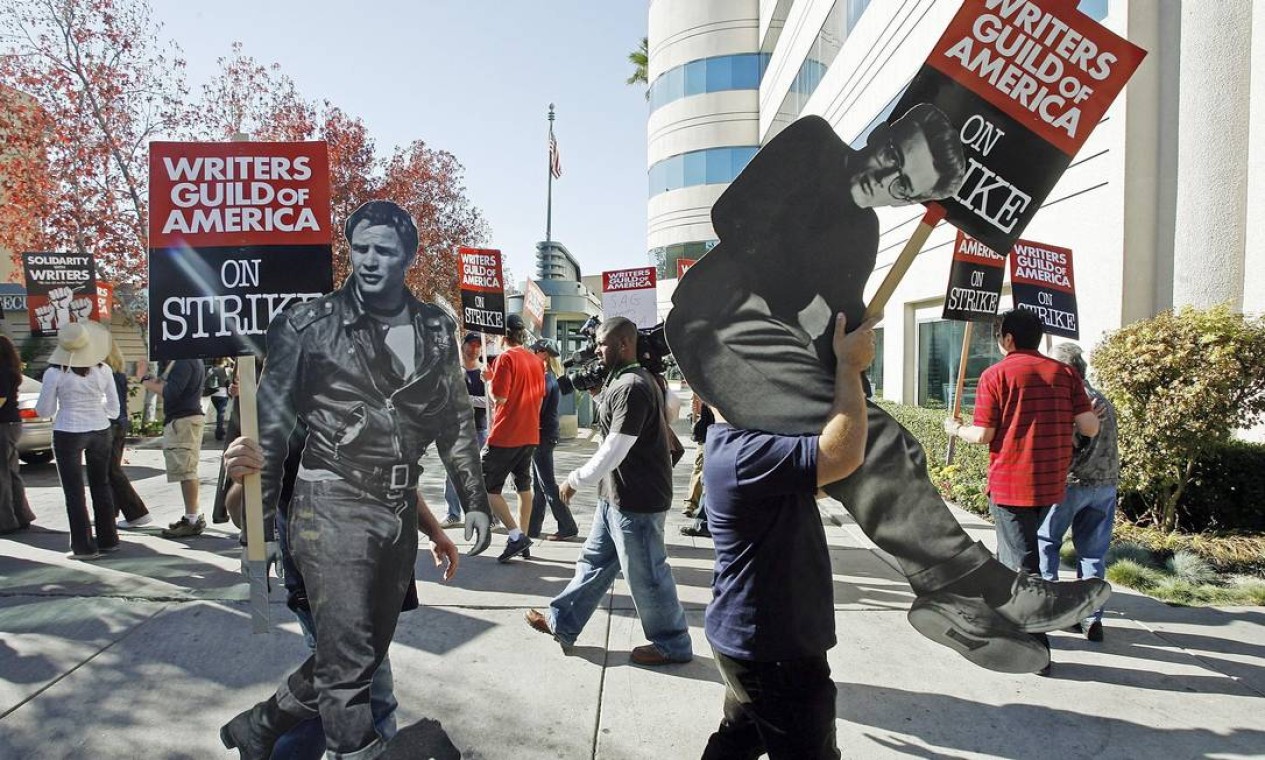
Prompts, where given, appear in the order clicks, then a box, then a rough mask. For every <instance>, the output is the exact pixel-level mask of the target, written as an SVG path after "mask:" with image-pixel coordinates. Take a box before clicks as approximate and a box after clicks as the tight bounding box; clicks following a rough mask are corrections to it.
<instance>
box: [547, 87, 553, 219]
mask: <svg viewBox="0 0 1265 760" xmlns="http://www.w3.org/2000/svg"><path fill="white" fill-rule="evenodd" d="M553 141H554V136H553V103H550V104H549V145H550V146H552V145H553ZM545 174H547V175H548V176H549V193H548V196H547V200H546V201H545V242H546V243H548V242H550V241H552V240H553V151H552V150H550V151H548V152H547V153H546V156H545Z"/></svg>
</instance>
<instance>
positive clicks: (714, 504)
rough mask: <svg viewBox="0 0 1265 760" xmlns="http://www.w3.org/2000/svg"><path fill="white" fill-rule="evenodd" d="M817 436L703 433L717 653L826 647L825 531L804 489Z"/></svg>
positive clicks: (813, 466) (755, 655) (794, 653)
mask: <svg viewBox="0 0 1265 760" xmlns="http://www.w3.org/2000/svg"><path fill="white" fill-rule="evenodd" d="M816 489H817V436H815V435H804V436H793V435H775V434H773V433H763V432H758V431H753V430H738V429H736V428H734V427H732V426H730V425H727V424H725V423H718V424H715V425H713V426H712V427H711V428H710V429H708V431H707V448H706V451H705V455H704V457H703V491H704V492H705V493H706V494H707V527H708V529H709V530H710V531H711V534H712V540H713V541H714V542H715V544H716V570H715V574H714V575H713V578H712V602H711V604H709V605H707V613H706V616H705V620H706V624H705V630H706V632H707V639H708V641H710V642H711V644H712V646H713V647H715V648H716V650H717V651H718V652H721V653H722V654H725V655H728V656H729V657H734V658H737V659H741V660H756V661H760V662H772V661H778V660H793V659H798V658H803V657H812V656H818V655H821V654H823V653H824V652H825V651H826V650H828V649H830V648H831V647H833V646H834V645H835V613H834V587H833V582H834V581H833V578H832V575H831V570H830V551H829V549H828V548H827V547H826V532H825V529H824V528H823V527H822V524H821V515H820V514H819V513H818V511H817V503H816V501H815V500H814V499H813V494H814V493H815V492H816Z"/></svg>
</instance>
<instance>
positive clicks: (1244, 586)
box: [1230, 576, 1265, 607]
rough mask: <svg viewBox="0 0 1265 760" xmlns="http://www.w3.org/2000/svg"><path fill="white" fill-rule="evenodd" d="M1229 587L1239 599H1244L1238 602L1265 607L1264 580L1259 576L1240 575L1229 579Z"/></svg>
mask: <svg viewBox="0 0 1265 760" xmlns="http://www.w3.org/2000/svg"><path fill="white" fill-rule="evenodd" d="M1230 588H1231V589H1233V590H1234V591H1235V594H1236V596H1237V597H1239V598H1240V599H1243V600H1245V601H1241V602H1239V604H1253V605H1256V606H1258V607H1265V581H1262V580H1261V579H1260V578H1249V577H1247V576H1240V577H1237V578H1234V579H1232V580H1231V581H1230Z"/></svg>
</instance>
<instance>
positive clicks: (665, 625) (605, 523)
mask: <svg viewBox="0 0 1265 760" xmlns="http://www.w3.org/2000/svg"><path fill="white" fill-rule="evenodd" d="M666 518H667V512H655V513H653V514H638V513H633V512H621V511H620V510H618V509H616V508H615V506H614V505H613V504H611V503H610V502H608V501H606V500H605V499H598V500H597V511H596V512H595V513H594V515H593V527H592V528H591V529H590V530H589V537H588V540H587V541H585V542H584V548H583V549H582V550H581V551H580V557H579V559H577V560H576V562H575V577H574V578H572V579H571V583H570V584H568V585H567V587H566V589H564V590H563V592H562V593H561V594H558V595H557V596H556V597H554V599H553V601H551V602H549V626H550V627H551V628H552V629H553V631H554V635H556V636H557V638H558V640H559V641H560V642H562V643H564V644H567V645H571V644H574V643H575V640H576V637H578V636H579V635H580V631H582V630H584V625H585V624H586V623H588V622H589V618H590V617H592V616H593V612H594V610H596V609H597V605H598V604H600V603H601V601H602V597H604V596H605V595H606V592H607V591H609V590H610V588H611V584H613V583H614V582H615V575H616V574H617V573H618V572H619V571H620V570H621V569H622V570H623V571H624V577H625V578H626V579H627V580H628V588H629V590H630V591H631V592H632V598H633V604H634V605H635V606H636V608H637V615H638V617H640V618H641V629H642V631H644V632H645V634H646V638H647V639H649V640H650V643H652V644H654V645H655V647H656V648H657V649H658V650H659V652H660V653H661V654H663V655H664V656H665V657H669V658H671V659H674V660H688V659H689V658H690V657H692V656H693V650H692V648H691V646H690V632H689V625H688V624H687V623H686V622H685V609H684V608H682V607H681V602H680V600H679V599H677V596H676V581H675V580H673V578H672V568H670V567H668V554H667V550H666V548H665V547H664V545H663V524H664V522H665V521H666Z"/></svg>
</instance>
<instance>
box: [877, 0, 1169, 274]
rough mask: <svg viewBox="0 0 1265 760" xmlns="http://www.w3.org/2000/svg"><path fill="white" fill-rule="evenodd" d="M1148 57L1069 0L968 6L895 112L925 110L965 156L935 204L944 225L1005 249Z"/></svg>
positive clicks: (997, 0) (1005, 0)
mask: <svg viewBox="0 0 1265 760" xmlns="http://www.w3.org/2000/svg"><path fill="white" fill-rule="evenodd" d="M1145 55H1146V51H1144V50H1142V49H1141V48H1139V47H1137V46H1135V45H1133V44H1132V43H1130V42H1129V41H1128V40H1125V39H1123V38H1122V37H1119V36H1118V35H1116V34H1114V33H1113V32H1111V31H1110V30H1108V29H1107V28H1106V27H1104V26H1102V25H1101V24H1099V23H1097V22H1096V21H1094V20H1093V19H1092V18H1090V17H1089V16H1086V15H1085V14H1083V13H1081V12H1080V11H1078V10H1077V9H1076V4H1075V3H1074V2H1068V1H1066V0H1063V1H1060V0H1041V2H1036V1H1035V0H966V1H965V2H964V3H963V4H962V8H961V9H960V10H959V11H958V13H957V15H956V16H954V17H953V20H952V22H951V23H950V24H949V27H948V29H947V30H946V31H945V33H944V35H943V36H942V37H941V38H940V40H939V41H938V42H937V43H936V45H935V47H934V49H933V50H932V51H931V55H930V56H929V57H928V58H927V61H926V63H925V64H923V66H922V68H921V69H920V70H919V72H918V74H917V76H915V77H914V80H913V81H912V82H911V83H910V85H909V87H908V89H906V91H905V93H904V95H902V96H901V99H900V102H899V103H897V105H896V107H895V108H894V109H893V111H892V116H891V119H890V120H891V121H895V120H896V119H898V118H900V117H901V116H903V115H904V114H905V113H906V112H907V111H909V110H910V109H911V108H913V107H914V106H915V105H918V104H921V103H929V104H931V105H934V106H935V107H936V108H938V109H939V110H940V111H942V112H944V114H945V115H946V116H948V118H949V121H950V123H951V124H952V125H953V128H954V129H955V130H957V133H958V137H959V139H960V140H961V142H962V147H963V148H964V149H965V158H966V166H965V169H966V175H965V179H964V181H963V183H962V185H961V187H959V188H958V190H957V191H956V192H955V193H954V194H953V196H952V197H949V198H945V199H943V200H941V201H938V202H937V203H939V205H941V206H942V207H943V208H944V210H945V212H946V214H947V219H948V221H949V223H951V224H953V225H954V226H956V227H957V228H958V229H960V230H963V231H965V232H966V233H968V234H969V235H971V236H972V237H974V238H976V239H977V240H980V241H981V242H983V243H984V244H985V245H987V246H988V247H990V248H992V249H993V250H995V251H1008V250H1010V248H1011V246H1012V245H1014V243H1015V241H1016V240H1017V239H1018V238H1019V236H1020V235H1021V234H1022V233H1023V230H1024V228H1025V227H1027V225H1028V223H1029V222H1030V221H1031V220H1032V217H1033V215H1035V214H1036V212H1037V209H1039V208H1040V207H1041V204H1042V203H1044V202H1045V199H1046V197H1047V196H1048V195H1049V193H1050V191H1051V190H1052V189H1053V188H1054V185H1055V183H1057V182H1058V180H1059V177H1061V176H1062V174H1063V172H1064V171H1065V170H1066V169H1067V167H1068V165H1069V164H1070V163H1071V161H1072V157H1073V156H1075V155H1076V152H1077V151H1078V150H1079V149H1080V147H1081V145H1083V144H1084V142H1085V139H1086V138H1087V137H1088V136H1089V133H1090V132H1091V131H1093V129H1094V127H1096V126H1097V125H1098V122H1099V121H1100V120H1101V119H1102V117H1103V115H1104V114H1105V113H1106V111H1107V108H1108V106H1110V105H1111V102H1112V101H1113V100H1115V98H1116V96H1117V95H1118V94H1119V93H1120V90H1121V89H1122V88H1123V87H1124V85H1125V82H1127V81H1128V80H1129V77H1130V76H1132V74H1133V72H1134V70H1135V69H1137V67H1138V65H1139V64H1140V63H1141V62H1142V59H1143V57H1144V56H1145Z"/></svg>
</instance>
